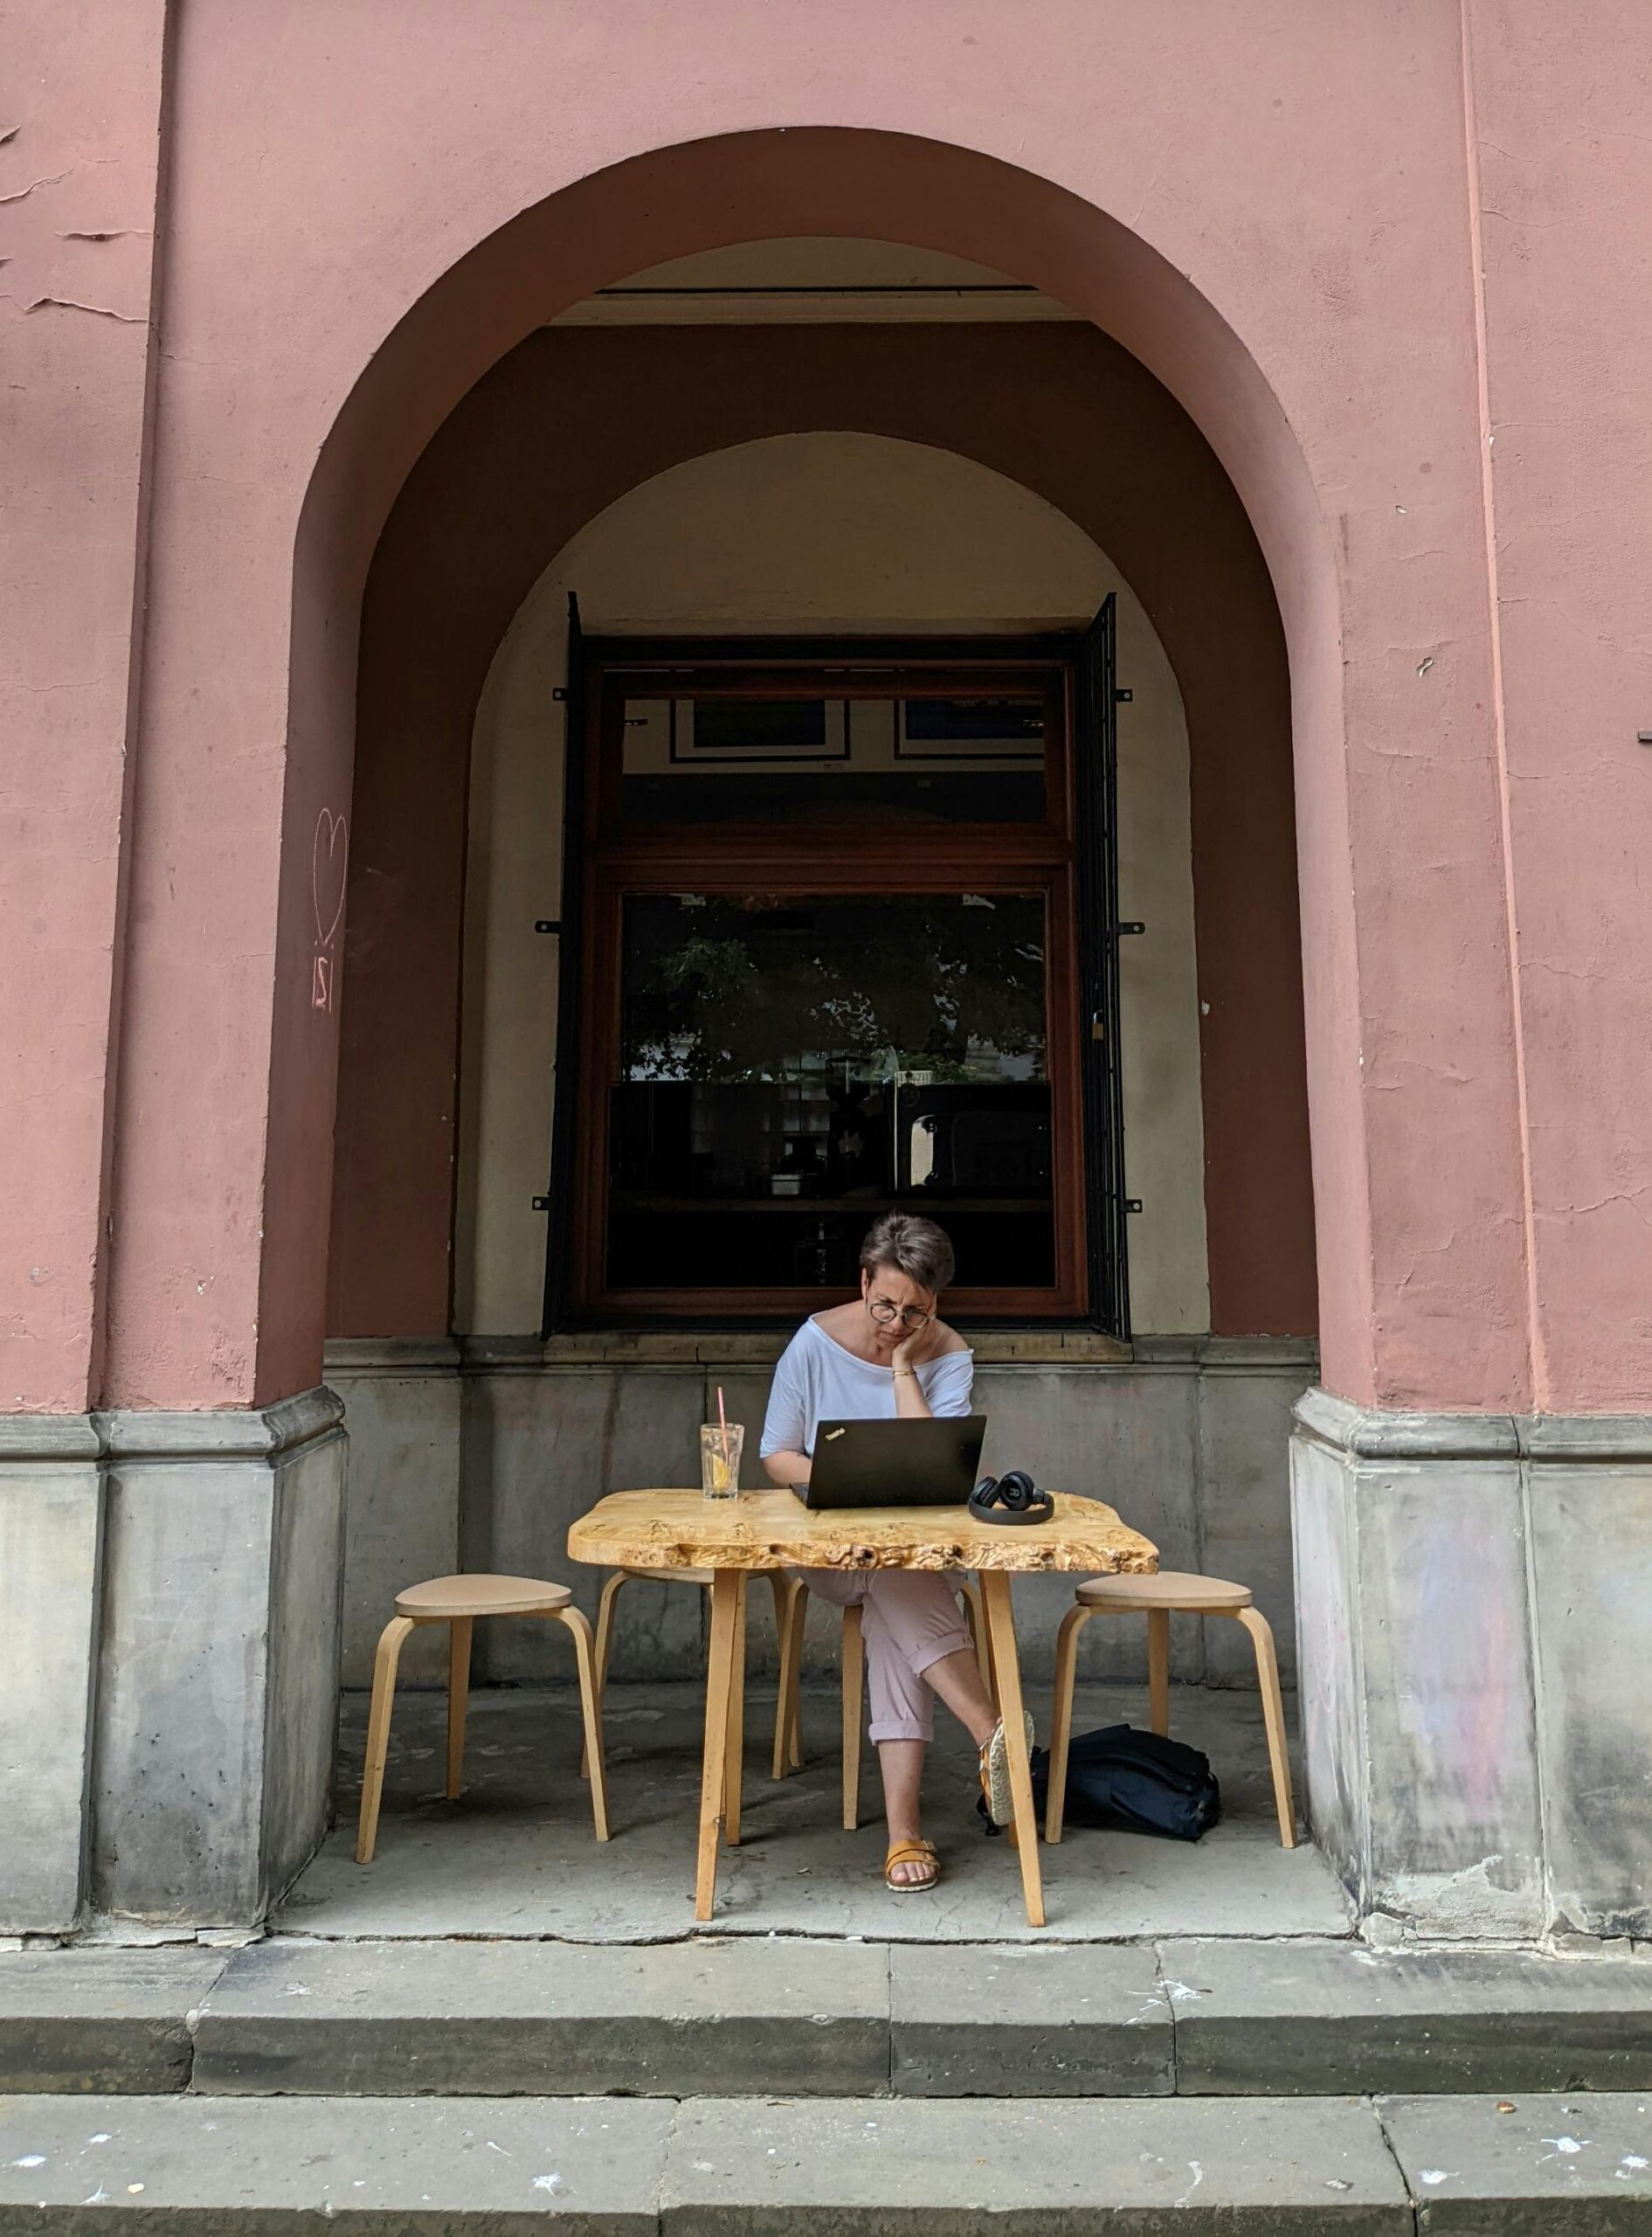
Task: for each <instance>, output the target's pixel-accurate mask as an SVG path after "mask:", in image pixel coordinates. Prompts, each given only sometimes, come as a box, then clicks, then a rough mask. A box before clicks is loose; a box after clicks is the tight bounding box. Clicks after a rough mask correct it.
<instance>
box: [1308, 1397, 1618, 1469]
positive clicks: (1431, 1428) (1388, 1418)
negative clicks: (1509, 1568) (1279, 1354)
mask: <svg viewBox="0 0 1652 2237" xmlns="http://www.w3.org/2000/svg"><path fill="white" fill-rule="evenodd" d="M1295 1414H1296V1424H1297V1427H1298V1428H1299V1429H1300V1430H1304V1431H1305V1432H1306V1433H1307V1434H1308V1436H1310V1437H1312V1438H1313V1439H1314V1440H1315V1442H1316V1443H1317V1444H1324V1445H1326V1446H1329V1447H1330V1449H1331V1451H1334V1452H1340V1453H1344V1454H1346V1455H1347V1456H1348V1457H1349V1458H1352V1459H1357V1460H1580V1461H1591V1462H1593V1463H1595V1464H1596V1465H1601V1466H1612V1465H1619V1464H1623V1465H1634V1464H1638V1463H1642V1462H1646V1461H1652V1414H1420V1413H1404V1412H1397V1411H1388V1410H1385V1409H1383V1408H1381V1407H1373V1406H1357V1405H1355V1404H1354V1403H1353V1402H1351V1400H1349V1399H1346V1398H1338V1397H1337V1396H1335V1395H1334V1394H1333V1393H1332V1392H1331V1391H1329V1390H1323V1389H1312V1390H1310V1391H1307V1392H1305V1393H1304V1395H1303V1397H1302V1398H1301V1399H1300V1400H1299V1401H1298V1402H1297V1405H1296V1409H1295Z"/></svg>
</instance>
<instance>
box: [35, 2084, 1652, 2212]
mask: <svg viewBox="0 0 1652 2237" xmlns="http://www.w3.org/2000/svg"><path fill="white" fill-rule="evenodd" d="M1649 2160H1652V2117H1649V2109H1648V2103H1647V2101H1646V2099H1645V2098H1644V2097H1643V2096H1642V2095H1639V2094H1631V2095H1610V2096H1599V2097H1593V2098H1589V2099H1586V2100H1582V2101H1578V2100H1574V2099H1571V2098H1567V2097H1552V2096H1539V2097H1534V2098H1525V2097H1522V2098H1520V2099H1517V2100H1510V2099H1507V2098H1504V2099H1502V2100H1498V2099H1495V2098H1490V2097H1488V2098H1479V2097H1463V2096H1450V2097H1440V2096H1430V2097H1407V2098H1400V2099H1393V2100H1386V2101H1385V2100H1378V2101H1374V2102H1373V2101H1372V2100H1368V2099H1358V2098H1315V2099H1304V2098H1255V2099H1248V2100H1247V2101H1245V2102H1233V2101H1223V2100H1220V2099H1215V2098H1194V2099H1185V2100H1177V2101H1174V2102H1172V2101H1168V2100H1165V2099H1137V2100H1134V2101H1131V2100H1125V2099H1112V2100H1106V2099H1089V2100H1075V2099H1071V2098H1067V2099H1019V2100H1013V2101H1011V2100H1002V2099H999V2100H986V2101H982V2100H975V2101H965V2100H962V2099H950V2100H937V2099H930V2100H904V2101H902V2100H894V2101H891V2100H890V2099H888V2098H886V2097H863V2098H837V2099H829V2098H811V2099H806V2100H800V2101H794V2102H787V2101H786V2100H785V2099H784V2098H780V2097H772V2096H771V2097H769V2098H763V2099H757V2100H753V2099H750V2098H718V2099H699V2100H695V2101H694V2102H688V2103H686V2104H682V2105H676V2104H673V2103H669V2102H664V2101H660V2100H653V2101H649V2100H644V2099H624V2098H618V2099H616V2098H572V2099H570V2098H555V2097H538V2098H534V2097H521V2098H512V2099H499V2098H485V2097H451V2098H430V2097H424V2098H408V2097H396V2098H363V2097H309V2098H303V2099H300V2098H292V2097H273V2098H228V2099H219V2098H211V2097H205V2096H197V2095H193V2094H192V2093H184V2094H175V2095H169V2096H163V2097H148V2096H124V2097H121V2096H115V2097H111V2096H103V2095H99V2096H84V2097H68V2096H61V2095H59V2096H38V2097H31V2098H4V2099H0V2237H12V2233H14V2232H21V2231H24V2230H29V2231H41V2230H48V2231H52V2232H56V2233H62V2237H95V2233H103V2232H107V2231H109V2230H118V2229H120V2228H121V2227H132V2228H133V2229H134V2230H137V2229H140V2228H141V2229H142V2230H145V2231H151V2232H156V2231H159V2232H167V2231H175V2230H176V2231H180V2232H183V2231H199V2232H210V2233H211V2237H266V2233H267V2237H277V2233H279V2237H300V2233H305V2232H309V2231H316V2232H320V2231H322V2230H329V2231H339V2232H354V2233H357V2234H358V2237H360V2234H361V2233H368V2232H383V2233H385V2237H390V2233H391V2232H394V2233H396V2237H405V2234H406V2233H413V2232H417V2233H418V2237H443V2233H446V2232H455V2233H458V2232H474V2233H476V2234H477V2237H483V2233H486V2237H528V2233H531V2232H536V2231H539V2230H543V2229H547V2228H556V2229H562V2230H566V2231H578V2232H580V2233H582V2237H633V2233H634V2237H645V2233H646V2234H647V2237H714V2233H715V2237H893V2233H896V2232H899V2233H902V2237H978V2234H979V2233H985V2232H987V2231H991V2232H992V2233H993V2237H1102V2233H1105V2237H1170V2233H1172V2232H1174V2233H1176V2234H1177V2237H1198V2233H1199V2232H1200V2231H1201V2230H1208V2231H1210V2232H1211V2233H1212V2237H1217V2233H1220V2237H1264V2233H1266V2234H1267V2237H1274V2234H1275V2233H1278V2232H1282V2231H1289V2232H1291V2233H1293V2237H1311V2233H1314V2232H1317V2231H1325V2232H1334V2233H1338V2237H1416V2233H1417V2232H1419V2231H1420V2232H1423V2233H1426V2237H1490V2233H1493V2232H1495V2233H1496V2237H1628V2233H1631V2232H1634V2231H1637V2230H1644V2229H1647V2228H1649V2227H1652V2183H1649Z"/></svg>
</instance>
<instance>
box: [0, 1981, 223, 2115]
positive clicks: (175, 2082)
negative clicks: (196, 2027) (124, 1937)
mask: <svg viewBox="0 0 1652 2237" xmlns="http://www.w3.org/2000/svg"><path fill="white" fill-rule="evenodd" d="M228 1962H229V1958H228V1953H227V1952H226V1951H225V1950H202V1949H199V1948H197V1947H187V1948H173V1949H166V1950H22V1951H16V1952H8V1953H7V1954H6V1955H5V1956H3V1957H0V2090H33V2091H46V2092H52V2093H55V2092H58V2091H66V2092H69V2093H72V2094H74V2095H79V2094H80V2093H82V2092H84V2091H86V2090H88V2089H100V2090H104V2091H107V2092H111V2093H116V2092H118V2093H125V2092H128V2091H135V2092H137V2093H140V2094H142V2095H157V2094H160V2093H162V2092H163V2091H167V2090H171V2089H182V2088H184V2087H185V2086H186V2085H187V2083H188V2081H189V2079H190V2060H191V2057H192V2055H193V2046H192V2043H191V2040H190V2023H191V2021H192V2020H193V2019H194V2017H195V2012H196V2009H197V2006H198V2005H199V2004H200V2002H201V2000H202V1998H204V1996H205V1994H206V1992H207V1991H208V1990H209V1989H210V1988H211V1985H212V1984H213V1982H214V1981H215V1980H217V1979H218V1976H219V1974H220V1973H222V1972H223V1970H224V1969H225V1965H226V1964H227V1963H228Z"/></svg>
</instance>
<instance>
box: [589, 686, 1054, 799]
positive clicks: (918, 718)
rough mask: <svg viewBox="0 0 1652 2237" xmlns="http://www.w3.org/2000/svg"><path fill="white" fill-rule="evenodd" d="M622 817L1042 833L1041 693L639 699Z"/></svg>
mask: <svg viewBox="0 0 1652 2237" xmlns="http://www.w3.org/2000/svg"><path fill="white" fill-rule="evenodd" d="M624 739H625V743H624V746H623V748H622V751H621V763H620V770H621V774H620V812H621V814H622V815H623V816H624V818H625V819H626V821H628V822H640V823H654V824H660V823H664V824H674V825H681V824H702V823H722V822H731V821H740V822H748V823H749V822H753V821H756V822H760V823H826V822H851V823H1037V822H1041V821H1043V818H1044V814H1045V773H1044V755H1045V738H1044V702H1043V699H1042V697H1041V696H1039V695H1037V694H1033V695H1029V696H1026V697H1023V698H1020V699H1016V698H995V699H978V698H976V699H927V698H926V699H805V698H794V699H785V698H781V699H753V698H744V697H740V696H732V695H730V696H717V695H716V694H714V693H704V692H702V693H699V694H696V695H695V696H694V697H692V698H664V699H644V698H628V699H627V700H626V703H625V729H624Z"/></svg>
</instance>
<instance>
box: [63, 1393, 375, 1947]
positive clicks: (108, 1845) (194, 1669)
mask: <svg viewBox="0 0 1652 2237" xmlns="http://www.w3.org/2000/svg"><path fill="white" fill-rule="evenodd" d="M341 1416H342V1409H341V1407H340V1405H339V1403H338V1401H337V1400H336V1398H335V1397H334V1396H333V1395H332V1393H331V1392H330V1391H326V1390H315V1391H310V1392H307V1393H306V1394H304V1395H303V1396H301V1397H297V1398H293V1399H288V1400H285V1401H283V1402H281V1403H280V1405H279V1406H275V1407H272V1408H270V1409H267V1410H266V1411H265V1412H262V1413H242V1412H236V1413H229V1412H224V1413H218V1412H213V1413H205V1412H204V1413H197V1414H162V1413H156V1414H146V1413H131V1414H111V1415H104V1416H100V1417H99V1421H100V1429H101V1431H102V1434H103V1436H104V1439H105V1443H106V1446H107V1451H108V1460H107V1484H108V1492H107V1529H106V1548H105V1563H104V1591H103V1615H102V1631H101V1639H100V1666H99V1678H98V1692H97V1716H96V1725H95V1732H96V1742H95V1753H94V1761H93V1797H92V1836H91V1857H92V1871H91V1882H92V1897H93V1902H94V1904H95V1905H96V1907H97V1908H98V1909H100V1910H101V1911H105V1912H107V1913H110V1914H112V1915H114V1916H117V1917H123V1918H135V1919H142V1920H145V1921H149V1922H176V1923H178V1924H188V1925H194V1926H241V1925H248V1924H251V1923H252V1922H255V1921H256V1920H257V1919H258V1918H259V1916H260V1915H261V1913H262V1909H263V1907H264V1903H265V1901H266V1897H267V1895H268V1894H269V1893H270V1892H271V1889H270V1873H271V1871H272V1869H278V1870H280V1871H281V1872H283V1873H286V1875H287V1876H290V1873H291V1871H292V1870H293V1869H295V1868H296V1866H295V1864H294V1862H293V1860H294V1857H296V1856H298V1855H299V1852H300V1851H302V1852H303V1853H308V1847H310V1846H314V1845H315V1841H317V1840H319V1839H320V1837H321V1831H322V1830H323V1826H322V1824H321V1819H320V1813H318V1812H317V1811H315V1807H314V1797H315V1791H316V1788H317V1783H318V1782H320V1783H321V1792H322V1794H323V1796H324V1794H325V1780H326V1778H327V1776H328V1771H327V1763H328V1753H329V1750H330V1746H331V1738H332V1728H333V1713H332V1701H331V1696H330V1689H328V1688H326V1687H324V1686H320V1685H318V1684H317V1682H316V1676H315V1673H316V1668H317V1666H318V1665H319V1664H321V1663H322V1662H325V1661H327V1660H328V1658H329V1657H330V1654H331V1653H332V1652H335V1645H332V1644H329V1642H335V1639H336V1625H337V1604H338V1603H337V1576H338V1564H339V1561H340V1557H341V1553H342V1548H341V1544H340V1540H339V1529H338V1526H339V1516H340V1506H339V1483H338V1480H337V1479H336V1477H335V1476H334V1475H332V1474H330V1473H329V1472H330V1471H333V1470H335V1469H336V1468H337V1466H338V1465H340V1461H341V1460H342V1454H341V1455H340V1456H339V1458H336V1459H332V1460H329V1459H327V1458H324V1457H323V1456H322V1455H321V1454H317V1455H315V1456H310V1455H308V1454H307V1453H306V1451H305V1450H304V1449H305V1448H307V1447H308V1446H311V1445H312V1444H333V1445H342V1431H341V1430H340V1428H339V1423H340V1420H341ZM312 1469H313V1470H315V1471H316V1472H318V1482H319V1486H320V1488H319V1489H317V1491H316V1492H315V1497H314V1498H313V1499H310V1498H308V1497H307V1495H306V1493H307V1486H305V1483H304V1480H303V1479H304V1478H305V1477H307V1476H308V1475H309V1474H310V1472H311V1471H312ZM289 1472H297V1474H296V1475H295V1477H294V1482H295V1485H296V1486H297V1488H296V1489H295V1492H294V1508H293V1513H292V1517H291V1527H290V1528H287V1527H284V1526H283V1519H282V1513H281V1491H282V1480H281V1479H283V1478H284V1477H286V1476H287V1474H288V1473H289ZM329 1553H330V1557H331V1561H332V1564H333V1573H332V1576H331V1577H330V1579H328V1583H327V1586H326V1588H325V1589H322V1588H320V1587H318V1583H317V1580H318V1578H320V1577H321V1576H322V1574H323V1572H324V1570H325V1568H326V1563H327V1559H328V1554H329ZM288 1559H290V1560H292V1561H293V1562H294V1564H295V1568H296V1576H295V1580H294V1583H295V1589H294V1593H292V1594H290V1595H289V1594H287V1592H286V1591H285V1589H284V1588H285V1579H284V1577H283V1575H282V1564H283V1562H284V1561H287V1560H288ZM289 1659H290V1660H291V1661H292V1663H293V1665H294V1667H293V1669H292V1671H291V1672H289V1670H288V1668H287V1662H288V1660H289ZM305 1670H308V1672H309V1675H308V1678H306V1677H305V1676H304V1675H303V1674H302V1673H303V1672H304V1671H305ZM273 1704H285V1705H286V1707H287V1709H288V1710H289V1711H290V1712H291V1715H292V1718H293V1719H294V1721H293V1723H292V1726H291V1728H290V1729H283V1731H282V1733H281V1735H280V1762H279V1765H278V1764H273V1763H272V1759H271V1756H270V1752H269V1744H268V1743H269V1737H270V1722H271V1716H272V1705H273ZM272 1770H274V1772H275V1776H276V1777H277V1779H278V1780H279V1781H280V1783H282V1790H283V1791H282V1796H281V1798H280V1800H279V1801H277V1800H273V1802H272V1805H271V1809H270V1811H269V1813H268V1815H267V1817H266V1806H265V1795H266V1781H267V1780H268V1779H269V1778H270V1776H271V1774H272ZM266 1837H267V1839H269V1841H271V1842H272V1843H273V1853H271V1852H270V1851H268V1850H266ZM307 1845H308V1846H307Z"/></svg>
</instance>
